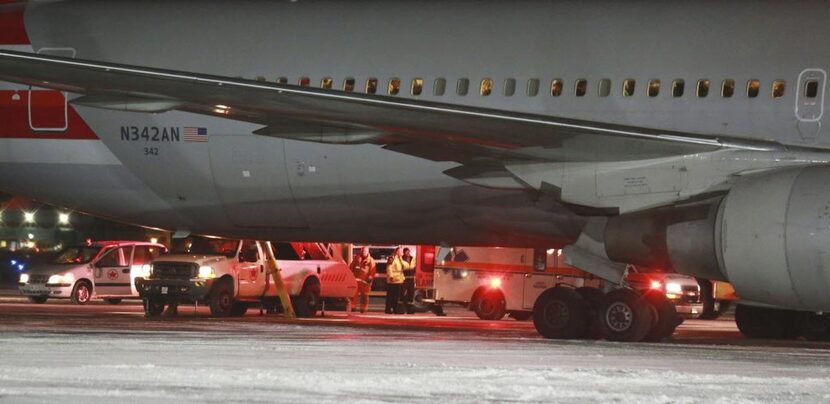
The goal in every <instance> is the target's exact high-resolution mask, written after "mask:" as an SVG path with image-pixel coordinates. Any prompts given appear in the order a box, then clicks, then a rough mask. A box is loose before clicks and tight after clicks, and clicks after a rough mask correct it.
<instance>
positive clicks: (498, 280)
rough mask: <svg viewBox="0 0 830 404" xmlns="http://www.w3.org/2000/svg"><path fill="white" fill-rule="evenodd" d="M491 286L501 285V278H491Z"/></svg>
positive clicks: (494, 287)
mask: <svg viewBox="0 0 830 404" xmlns="http://www.w3.org/2000/svg"><path fill="white" fill-rule="evenodd" d="M490 287H491V288H493V289H498V288H500V287H501V278H490Z"/></svg>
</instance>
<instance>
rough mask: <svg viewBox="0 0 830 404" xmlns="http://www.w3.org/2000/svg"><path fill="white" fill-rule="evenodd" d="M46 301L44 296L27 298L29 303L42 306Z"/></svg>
mask: <svg viewBox="0 0 830 404" xmlns="http://www.w3.org/2000/svg"><path fill="white" fill-rule="evenodd" d="M47 300H49V298H48V297H46V296H29V301H30V302H32V303H37V304H43V303H46V301H47Z"/></svg>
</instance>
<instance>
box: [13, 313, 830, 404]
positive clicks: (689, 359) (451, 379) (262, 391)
mask: <svg viewBox="0 0 830 404" xmlns="http://www.w3.org/2000/svg"><path fill="white" fill-rule="evenodd" d="M23 314H26V313H23ZM23 314H21V313H11V312H5V313H4V307H3V305H2V304H0V402H10V403H11V402H13V403H21V402H24V403H25V402H100V403H113V402H174V401H175V402H339V403H343V402H482V401H486V402H505V401H510V402H574V403H577V402H579V403H582V402H595V401H602V402H608V401H614V402H636V403H644V402H656V403H684V402H729V403H735V402H764V403H767V402H805V403H817V402H828V401H830V366H828V364H830V349H827V348H828V347H827V346H824V345H818V346H808V347H802V346H796V347H793V346H759V345H764V344H759V345H752V344H745V343H743V344H741V345H730V344H728V343H727V344H723V343H719V344H716V345H700V344H697V343H696V344H683V343H669V344H623V343H611V342H605V341H591V342H586V341H577V342H567V341H547V340H542V339H540V338H537V337H535V336H534V335H533V334H530V333H526V332H525V331H524V330H525V329H524V328H518V329H517V330H516V331H505V332H499V331H494V332H492V333H488V332H487V330H484V331H475V332H472V331H464V330H444V329H436V328H425V329H422V330H413V329H406V330H401V329H392V328H386V327H373V326H360V325H355V326H351V325H349V323H348V318H347V317H341V318H340V319H335V320H334V321H341V322H342V321H345V322H346V325H337V326H334V325H325V324H322V325H321V324H316V325H302V324H296V323H275V322H273V321H268V320H267V319H261V318H259V317H253V318H250V319H249V318H246V319H241V320H216V319H207V318H201V317H185V318H181V319H177V320H173V321H146V320H144V319H143V318H141V317H140V316H139V315H137V314H138V313H134V312H132V313H131V312H125V313H111V314H109V315H98V314H96V313H94V312H91V313H89V314H84V315H79V316H76V317H73V315H68V316H67V315H55V317H54V318H51V317H50V314H49V313H32V314H28V315H26V316H24V315H23ZM101 317H103V318H101ZM377 317H382V315H378V316H377ZM401 317H404V316H401ZM407 321H408V320H407ZM50 324H54V325H50ZM508 324H509V323H508ZM701 324H703V323H702V322H697V323H694V324H693V325H692V327H695V326H697V327H701ZM522 327H524V326H522ZM684 327H687V326H685V325H684ZM681 331H682V330H681ZM736 342H739V343H740V342H741V341H736ZM744 342H745V341H744Z"/></svg>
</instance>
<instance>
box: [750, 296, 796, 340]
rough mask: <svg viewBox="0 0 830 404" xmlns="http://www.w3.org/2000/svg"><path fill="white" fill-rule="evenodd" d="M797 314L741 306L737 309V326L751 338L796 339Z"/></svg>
mask: <svg viewBox="0 0 830 404" xmlns="http://www.w3.org/2000/svg"><path fill="white" fill-rule="evenodd" d="M793 314H795V312H792V311H789V310H779V309H771V308H766V307H754V306H747V305H745V304H739V305H738V306H737V307H735V324H736V325H737V326H738V330H740V331H741V334H743V335H745V336H747V337H749V338H763V339H788V338H793V337H795V336H796V335H794V334H796V333H795V332H794V331H795V330H796V329H797V327H796V326H795V324H794V323H795V321H793V318H792V317H793Z"/></svg>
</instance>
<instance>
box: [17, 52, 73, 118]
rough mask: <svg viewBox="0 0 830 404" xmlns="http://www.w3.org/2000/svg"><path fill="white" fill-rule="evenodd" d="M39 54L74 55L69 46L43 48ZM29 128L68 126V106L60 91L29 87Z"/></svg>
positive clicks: (64, 95) (63, 94) (70, 56)
mask: <svg viewBox="0 0 830 404" xmlns="http://www.w3.org/2000/svg"><path fill="white" fill-rule="evenodd" d="M38 53H39V54H42V55H50V56H60V57H69V58H74V57H75V50H74V49H71V48H43V49H40V50H38ZM28 94H29V97H28V107H29V128H30V129H32V130H33V131H36V132H62V131H65V130H67V129H68V128H69V106H68V105H67V100H66V94H65V93H64V92H62V91H55V90H48V89H43V88H38V87H29V92H28Z"/></svg>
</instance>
